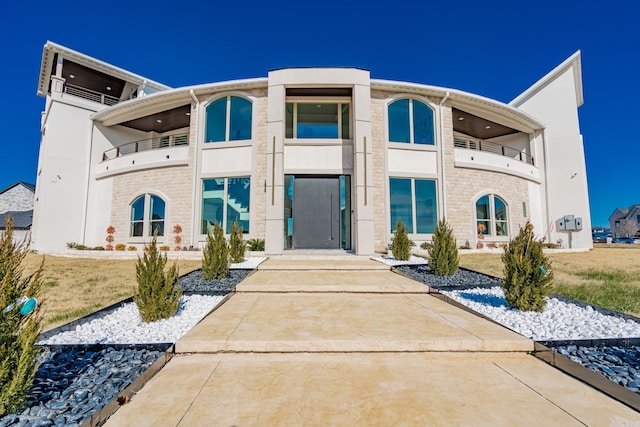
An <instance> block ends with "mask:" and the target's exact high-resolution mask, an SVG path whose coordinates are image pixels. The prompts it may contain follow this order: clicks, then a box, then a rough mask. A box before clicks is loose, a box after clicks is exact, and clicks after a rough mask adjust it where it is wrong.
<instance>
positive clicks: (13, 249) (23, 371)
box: [0, 216, 44, 417]
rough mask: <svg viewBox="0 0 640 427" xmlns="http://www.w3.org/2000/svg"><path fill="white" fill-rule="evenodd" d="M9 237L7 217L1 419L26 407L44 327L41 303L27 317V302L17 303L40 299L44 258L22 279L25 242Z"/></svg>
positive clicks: (0, 328) (1, 275)
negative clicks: (16, 241) (23, 312)
mask: <svg viewBox="0 0 640 427" xmlns="http://www.w3.org/2000/svg"><path fill="white" fill-rule="evenodd" d="M12 237H13V219H12V218H11V216H7V217H6V219H5V230H4V231H3V232H2V233H0V417H2V416H4V415H6V414H9V413H12V412H18V411H20V410H22V409H23V408H24V407H25V406H26V403H27V398H28V397H29V389H30V388H31V385H32V384H33V378H34V376H35V374H36V370H37V368H38V352H39V351H38V347H37V346H36V345H35V343H36V340H37V338H38V334H39V333H40V331H41V330H42V324H43V320H42V319H43V317H42V314H41V311H40V310H41V306H42V302H41V301H39V302H38V303H37V304H36V306H35V308H34V309H33V311H31V312H30V313H26V314H22V313H21V310H22V307H24V305H23V304H30V302H23V303H18V301H20V300H22V298H23V297H26V298H35V299H36V301H37V299H38V298H39V297H40V291H41V289H42V284H43V280H42V270H43V266H44V258H43V259H42V262H41V264H40V267H39V268H38V269H37V270H36V271H35V273H33V274H31V275H30V276H27V277H22V273H23V268H24V267H23V266H22V263H23V261H24V258H25V256H26V254H27V246H28V241H22V242H20V243H14V242H13V241H12Z"/></svg>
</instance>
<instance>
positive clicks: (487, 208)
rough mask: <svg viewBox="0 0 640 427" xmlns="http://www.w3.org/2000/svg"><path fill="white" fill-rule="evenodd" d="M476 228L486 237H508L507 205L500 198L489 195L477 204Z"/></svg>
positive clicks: (480, 199)
mask: <svg viewBox="0 0 640 427" xmlns="http://www.w3.org/2000/svg"><path fill="white" fill-rule="evenodd" d="M476 228H477V230H478V234H484V235H485V236H508V235H509V230H508V217H507V204H506V203H505V202H504V200H502V199H501V198H500V197H498V196H496V195H493V194H487V195H486V196H482V197H480V198H479V199H478V201H477V202H476Z"/></svg>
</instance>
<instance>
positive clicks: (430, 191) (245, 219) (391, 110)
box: [32, 42, 591, 254]
mask: <svg viewBox="0 0 640 427" xmlns="http://www.w3.org/2000/svg"><path fill="white" fill-rule="evenodd" d="M39 94H40V95H41V96H43V97H44V98H45V99H46V103H45V111H44V112H43V115H42V129H41V130H42V141H41V147H40V157H39V163H38V178H37V185H36V202H35V212H34V222H33V242H32V247H33V248H34V249H37V250H39V251H44V252H52V251H58V250H62V249H64V248H65V247H66V243H67V242H75V243H79V244H83V245H85V246H105V245H106V243H107V242H105V237H106V234H107V233H106V230H107V228H108V227H110V226H112V227H114V228H115V230H116V231H115V232H114V234H113V236H114V238H115V241H114V242H113V243H114V244H123V245H126V246H141V245H143V244H144V243H145V242H148V241H149V240H150V235H151V232H152V230H158V231H159V237H158V241H159V243H160V244H161V245H167V246H169V247H171V248H175V247H176V246H179V247H185V246H186V247H189V246H193V247H199V246H201V245H202V243H203V242H204V241H205V239H206V231H207V230H208V229H210V227H211V226H212V225H213V224H214V223H219V224H220V225H222V226H223V228H225V230H227V231H228V230H229V229H230V227H231V224H232V222H233V221H238V223H239V224H240V225H241V226H242V227H243V229H244V231H245V233H246V234H245V236H246V239H264V240H265V246H266V253H267V254H282V253H286V252H287V251H289V250H295V249H333V250H344V251H348V252H354V253H357V254H373V253H376V252H383V251H385V250H386V247H387V244H388V243H389V241H390V239H391V236H392V231H393V229H394V227H395V222H396V221H397V220H402V221H403V222H405V223H407V224H408V226H409V229H410V237H411V238H412V239H413V240H414V241H416V242H417V243H420V242H422V241H429V240H431V238H432V234H431V233H432V231H433V227H434V225H435V223H436V222H437V220H439V219H442V218H446V219H447V221H448V222H449V224H450V225H451V226H452V227H453V229H454V232H455V234H456V237H457V240H458V243H459V244H460V245H463V244H467V243H468V244H469V246H471V247H475V246H476V245H478V243H479V242H480V243H481V244H482V245H499V244H501V243H504V242H506V241H508V240H509V238H511V237H512V236H514V235H515V234H516V233H517V231H518V227H519V226H522V225H523V224H524V223H525V222H526V221H527V220H529V221H531V222H532V223H533V224H534V227H535V230H536V231H537V233H538V235H539V236H540V237H545V238H546V239H548V240H549V241H552V242H556V241H558V240H559V239H562V240H563V242H564V246H565V247H569V246H570V247H572V248H589V247H591V235H590V219H589V203H588V196H587V182H586V171H585V162H584V150H583V147H582V136H581V134H580V127H579V122H578V115H577V109H578V107H579V106H580V105H582V84H581V68H580V54H579V52H577V53H576V54H574V55H573V56H572V57H570V58H569V59H567V60H566V61H565V62H563V63H562V64H561V65H560V66H558V67H557V68H555V69H554V70H553V71H551V72H550V73H549V74H548V75H547V76H545V77H543V78H542V79H541V80H540V81H539V82H538V83H536V84H535V85H534V86H532V87H531V88H530V89H528V90H527V91H525V92H524V93H523V95H521V96H520V97H518V98H516V99H515V100H514V101H513V102H511V103H510V104H505V103H502V102H499V101H495V100H491V99H487V98H484V97H481V96H478V95H474V94H470V93H467V92H462V91H458V90H455V89H451V88H441V87H435V86H429V85H421V84H416V83H407V82H397V81H388V80H376V79H372V78H371V76H370V72H369V71H368V70H362V69H355V68H287V69H280V70H272V71H269V72H268V75H267V77H263V78H256V79H246V80H236V81H227V82H217V83H211V84H204V85H197V86H186V87H180V88H169V87H167V86H164V85H162V84H160V83H157V82H153V81H151V80H149V79H145V78H143V77H141V76H138V75H136V74H133V73H129V72H127V71H125V70H122V69H120V68H117V67H115V66H112V65H109V64H106V63H103V62H101V61H99V60H97V59H94V58H90V57H87V56H85V55H82V54H80V53H78V52H75V51H73V50H70V49H67V48H65V47H63V46H60V45H57V44H54V43H51V42H48V43H47V44H46V45H45V47H44V50H43V60H42V66H41V70H40V81H39ZM569 214H573V215H575V216H576V217H581V218H582V220H583V230H582V231H577V232H573V233H572V234H571V238H569V237H568V235H567V233H565V232H562V231H559V230H557V229H556V228H555V227H553V224H555V223H556V221H557V220H558V219H559V218H560V217H563V216H565V215H569ZM176 225H179V226H180V227H179V228H181V229H182V231H181V233H180V239H181V241H180V242H179V243H176V239H175V237H176V233H175V232H174V228H175V226H176ZM479 226H482V227H484V229H486V230H485V231H483V238H481V239H480V238H479V237H478V234H479V233H478V229H479V228H478V227H479Z"/></svg>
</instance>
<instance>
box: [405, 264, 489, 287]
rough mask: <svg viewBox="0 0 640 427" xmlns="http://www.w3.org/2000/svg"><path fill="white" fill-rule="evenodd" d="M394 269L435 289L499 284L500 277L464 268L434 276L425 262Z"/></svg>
mask: <svg viewBox="0 0 640 427" xmlns="http://www.w3.org/2000/svg"><path fill="white" fill-rule="evenodd" d="M395 269H396V270H398V271H399V272H401V273H403V274H405V275H407V276H409V277H411V278H413V279H414V280H417V281H418V282H421V283H424V284H426V285H429V286H431V287H432V288H435V289H447V290H454V289H467V288H493V287H494V286H500V279H498V278H496V277H492V276H488V275H486V274H482V273H478V272H476V271H471V270H467V269H464V268H458V271H456V273H455V274H454V275H453V276H436V275H435V274H433V272H432V271H431V269H430V268H429V267H428V266H427V265H426V264H423V265H399V266H396V267H395Z"/></svg>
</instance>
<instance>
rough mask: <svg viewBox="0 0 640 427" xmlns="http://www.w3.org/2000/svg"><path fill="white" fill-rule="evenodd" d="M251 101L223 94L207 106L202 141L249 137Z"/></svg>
mask: <svg viewBox="0 0 640 427" xmlns="http://www.w3.org/2000/svg"><path fill="white" fill-rule="evenodd" d="M251 115H252V106H251V101H249V100H247V99H245V98H241V97H239V96H225V97H224V98H220V99H218V100H216V101H214V102H212V103H211V104H209V105H208V106H207V109H206V126H205V137H204V142H220V141H239V140H245V139H251Z"/></svg>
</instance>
